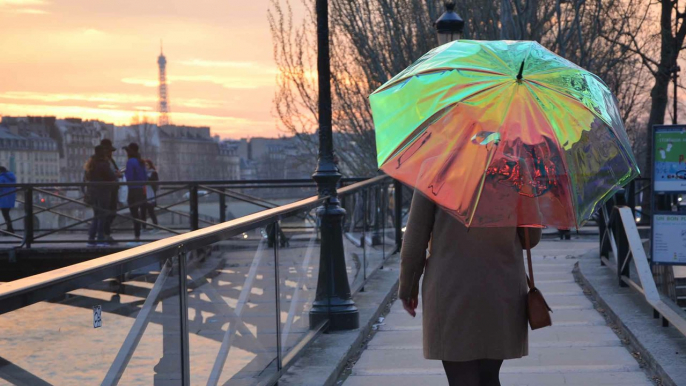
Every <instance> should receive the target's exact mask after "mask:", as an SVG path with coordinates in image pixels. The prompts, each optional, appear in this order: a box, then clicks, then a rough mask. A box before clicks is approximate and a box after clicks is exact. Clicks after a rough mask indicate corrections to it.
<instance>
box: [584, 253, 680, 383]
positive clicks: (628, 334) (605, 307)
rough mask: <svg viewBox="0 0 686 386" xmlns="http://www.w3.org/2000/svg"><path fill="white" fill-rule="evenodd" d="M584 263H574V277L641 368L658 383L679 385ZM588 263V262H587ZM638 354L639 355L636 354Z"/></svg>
mask: <svg viewBox="0 0 686 386" xmlns="http://www.w3.org/2000/svg"><path fill="white" fill-rule="evenodd" d="M582 264H584V263H583V262H582V261H578V262H577V263H576V264H575V265H574V269H573V270H572V274H573V275H574V279H575V280H576V281H577V283H579V284H580V285H581V287H582V289H583V290H584V293H585V294H586V296H588V297H590V298H591V300H592V301H593V303H594V305H596V304H597V305H598V306H599V307H600V308H602V311H600V310H598V309H597V308H598V307H596V310H598V311H599V312H601V314H603V315H604V316H605V319H606V320H607V321H608V324H609V325H610V327H611V328H612V329H613V330H614V331H615V333H616V334H617V335H619V338H620V339H621V340H622V343H624V344H625V345H626V347H627V349H629V351H630V352H631V354H632V355H633V356H634V357H635V358H636V360H637V361H639V364H640V365H641V368H643V369H644V370H645V371H646V372H647V373H648V375H649V376H650V377H651V378H652V379H653V381H656V384H658V385H663V386H679V385H678V384H677V383H676V382H674V380H673V379H672V378H671V377H670V376H669V374H668V373H667V372H666V371H665V370H664V368H663V367H662V365H660V363H659V361H658V360H657V359H656V358H655V357H654V356H653V355H652V353H651V352H650V350H648V349H647V348H646V347H645V346H644V345H643V344H642V343H641V340H640V339H639V338H638V337H637V336H636V334H634V332H633V331H632V330H631V328H629V327H628V326H627V325H626V324H625V323H624V322H623V321H622V319H621V318H620V317H619V316H618V315H617V314H616V313H615V310H613V309H612V307H611V306H610V305H609V304H608V303H607V301H606V300H605V299H603V297H602V295H601V294H600V293H599V292H598V290H597V289H596V288H595V287H594V286H593V284H591V282H590V281H589V280H588V278H587V277H586V276H585V275H584V272H583V269H582V267H581V265H582ZM586 264H588V262H587V263H586ZM636 354H638V355H636Z"/></svg>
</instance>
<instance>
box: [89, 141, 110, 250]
mask: <svg viewBox="0 0 686 386" xmlns="http://www.w3.org/2000/svg"><path fill="white" fill-rule="evenodd" d="M85 169H86V170H85V176H84V177H85V178H84V179H85V180H86V181H87V182H114V181H116V180H117V176H116V175H115V174H114V173H113V172H112V169H111V168H110V165H109V160H108V159H107V155H106V153H105V148H104V147H103V146H102V145H98V146H96V147H95V154H93V156H91V158H90V159H89V160H88V162H86V165H85ZM111 195H112V187H110V186H97V185H90V186H88V188H87V191H86V202H87V203H88V204H90V205H91V206H92V207H93V221H92V222H91V226H90V229H89V230H88V246H89V247H94V246H99V247H105V246H108V245H109V244H108V243H107V240H106V239H105V223H106V222H107V210H108V209H109V205H110V197H111ZM96 237H97V244H96Z"/></svg>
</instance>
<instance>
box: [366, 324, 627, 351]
mask: <svg viewBox="0 0 686 386" xmlns="http://www.w3.org/2000/svg"><path fill="white" fill-rule="evenodd" d="M621 345H622V342H621V341H620V340H619V338H617V336H616V335H615V333H614V332H613V331H612V330H611V329H610V328H609V327H607V326H568V327H563V326H557V325H555V326H552V327H546V328H542V329H539V330H536V331H530V332H529V347H531V348H534V347H601V346H608V347H616V346H621ZM405 348H414V349H420V348H422V331H421V330H420V329H417V330H413V331H384V330H381V331H379V332H377V333H376V335H374V338H373V339H372V340H371V341H369V343H368V344H367V349H368V350H394V349H405Z"/></svg>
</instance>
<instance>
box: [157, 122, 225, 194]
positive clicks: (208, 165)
mask: <svg viewBox="0 0 686 386" xmlns="http://www.w3.org/2000/svg"><path fill="white" fill-rule="evenodd" d="M159 130H160V133H159V136H160V152H159V156H158V173H159V176H160V179H162V180H171V181H191V180H215V179H221V175H222V166H221V165H219V164H217V156H218V155H219V147H218V145H217V143H216V142H215V141H214V139H213V138H212V136H211V135H210V128H209V127H192V126H177V125H167V126H164V127H161V128H160V129H159Z"/></svg>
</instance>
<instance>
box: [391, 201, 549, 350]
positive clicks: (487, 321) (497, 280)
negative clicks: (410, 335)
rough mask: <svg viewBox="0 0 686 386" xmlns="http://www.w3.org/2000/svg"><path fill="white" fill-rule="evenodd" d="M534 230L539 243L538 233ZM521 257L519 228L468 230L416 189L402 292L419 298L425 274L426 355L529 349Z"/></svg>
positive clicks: (406, 241)
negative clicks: (420, 282) (422, 277)
mask: <svg viewBox="0 0 686 386" xmlns="http://www.w3.org/2000/svg"><path fill="white" fill-rule="evenodd" d="M482 205H485V203H482ZM530 235H531V239H532V245H535V244H536V243H537V242H538V240H539V239H540V230H537V231H536V230H532V231H531V232H530ZM429 240H431V242H430V241H429ZM429 244H430V245H429ZM427 247H429V256H427V254H426V250H427ZM522 257H523V255H522V246H521V243H520V239H519V237H518V235H517V229H516V228H471V229H469V231H468V230H467V228H466V227H465V226H464V225H462V224H461V223H460V222H459V221H458V220H457V219H456V218H454V217H453V216H451V215H450V214H448V213H447V212H445V211H443V210H442V209H439V208H438V207H437V206H436V205H435V204H434V203H433V202H432V201H430V200H429V199H428V198H426V197H425V196H423V195H422V194H421V193H415V194H414V197H413V199H412V206H411V208H410V216H409V219H408V223H407V229H406V231H405V235H404V238H403V246H402V250H401V268H400V288H399V293H398V296H399V298H401V299H407V298H410V297H412V296H416V295H417V294H418V291H419V281H420V278H421V276H422V273H423V274H424V281H423V284H422V302H423V305H422V310H423V317H422V323H423V331H424V357H425V358H426V359H439V360H446V361H469V360H475V359H512V358H520V357H522V356H525V355H527V354H528V325H527V318H526V294H527V285H526V277H525V271H524V260H523V258H522Z"/></svg>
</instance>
